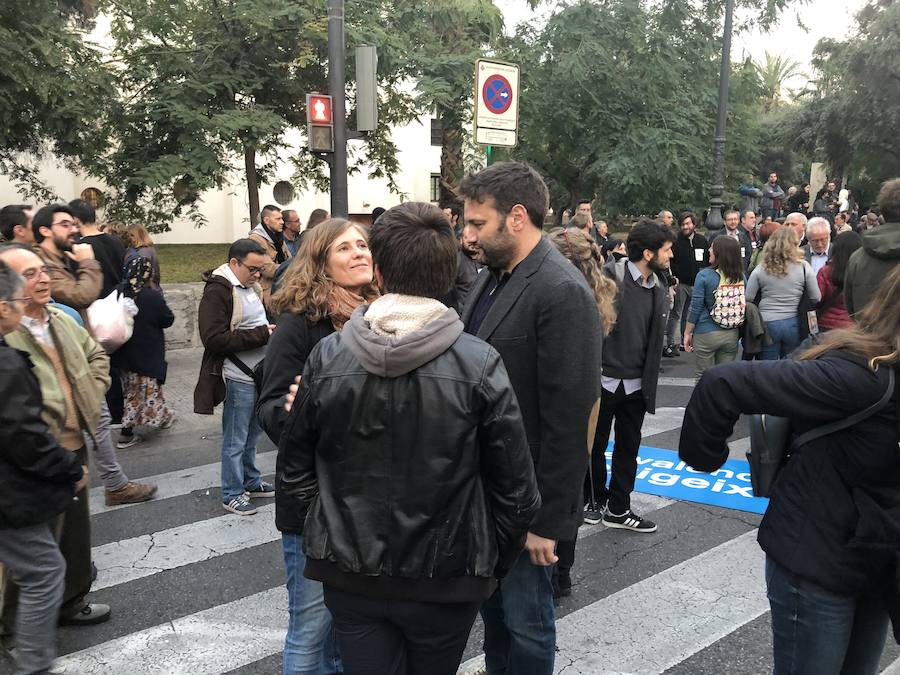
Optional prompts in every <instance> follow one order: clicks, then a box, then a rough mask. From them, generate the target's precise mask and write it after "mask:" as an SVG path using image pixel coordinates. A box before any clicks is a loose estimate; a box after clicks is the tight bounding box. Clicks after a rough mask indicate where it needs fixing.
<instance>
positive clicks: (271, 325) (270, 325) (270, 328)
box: [269, 323, 275, 335]
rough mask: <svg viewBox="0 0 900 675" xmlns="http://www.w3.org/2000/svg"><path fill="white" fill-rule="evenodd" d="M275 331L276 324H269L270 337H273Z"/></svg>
mask: <svg viewBox="0 0 900 675" xmlns="http://www.w3.org/2000/svg"><path fill="white" fill-rule="evenodd" d="M274 331H275V324H274V323H270V324H269V335H271V334H272V333H273V332H274Z"/></svg>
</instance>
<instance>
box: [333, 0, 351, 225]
mask: <svg viewBox="0 0 900 675" xmlns="http://www.w3.org/2000/svg"><path fill="white" fill-rule="evenodd" d="M344 84H345V83H344V0H328V89H329V90H330V91H329V93H330V94H331V97H332V105H333V110H332V116H333V120H334V154H333V155H332V161H331V215H332V216H334V217H340V218H346V217H347V215H348V214H349V207H348V198H347V112H346V110H345V101H346V98H345V92H344Z"/></svg>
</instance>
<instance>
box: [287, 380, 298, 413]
mask: <svg viewBox="0 0 900 675" xmlns="http://www.w3.org/2000/svg"><path fill="white" fill-rule="evenodd" d="M300 378H301V376H300V375H298V376H297V377H295V378H294V384H292V385H291V386H290V387H288V393H287V395H286V396H285V397H284V409H285V410H286V411H287V412H291V408H292V407H293V406H294V399H295V398H297V390H298V389H300Z"/></svg>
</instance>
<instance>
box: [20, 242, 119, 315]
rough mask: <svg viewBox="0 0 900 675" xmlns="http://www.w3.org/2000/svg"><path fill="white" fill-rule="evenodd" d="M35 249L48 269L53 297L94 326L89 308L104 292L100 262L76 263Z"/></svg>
mask: <svg viewBox="0 0 900 675" xmlns="http://www.w3.org/2000/svg"><path fill="white" fill-rule="evenodd" d="M34 250H35V252H36V253H37V254H38V256H39V257H40V259H41V260H43V261H44V264H45V265H46V266H47V274H49V275H50V295H52V296H53V299H54V300H55V301H56V302H61V303H62V304H64V305H68V306H69V307H71V308H72V309H74V310H76V311H77V312H78V313H79V314H80V315H81V318H82V320H83V321H84V325H85V328H87V327H88V326H89V325H90V324H89V323H88V320H87V308H88V307H89V306H90V304H91V303H92V302H94V300H96V299H97V298H99V297H100V291H101V290H103V270H102V268H101V267H100V263H99V262H97V261H96V260H82V261H81V262H80V263H76V262H75V261H74V260H69V258H67V257H65V256H59V255H55V254H53V253H50V252H49V251H47V250H46V249H44V248H43V247H42V246H36V247H35V249H34Z"/></svg>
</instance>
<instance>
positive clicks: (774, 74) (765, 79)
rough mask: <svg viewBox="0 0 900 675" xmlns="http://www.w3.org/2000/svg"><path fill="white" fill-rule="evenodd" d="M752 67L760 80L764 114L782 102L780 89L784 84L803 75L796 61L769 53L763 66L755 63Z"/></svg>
mask: <svg viewBox="0 0 900 675" xmlns="http://www.w3.org/2000/svg"><path fill="white" fill-rule="evenodd" d="M754 66H756V72H757V73H758V74H759V77H760V79H761V80H762V86H763V91H764V92H765V104H764V106H765V110H766V112H768V111H769V110H771V109H772V108H774V107H776V106H778V105H780V104H781V103H782V102H783V99H782V97H781V88H782V86H783V85H784V83H785V82H786V81H787V80H789V79H791V78H792V77H797V76H802V75H803V74H804V73H803V68H802V66H801V65H800V64H799V63H797V62H796V61H793V60H791V59H789V58H786V57H784V56H780V55H777V56H776V55H773V54H771V53H769V52H766V62H765V64H764V65H760V64H758V63H755V64H754Z"/></svg>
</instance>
